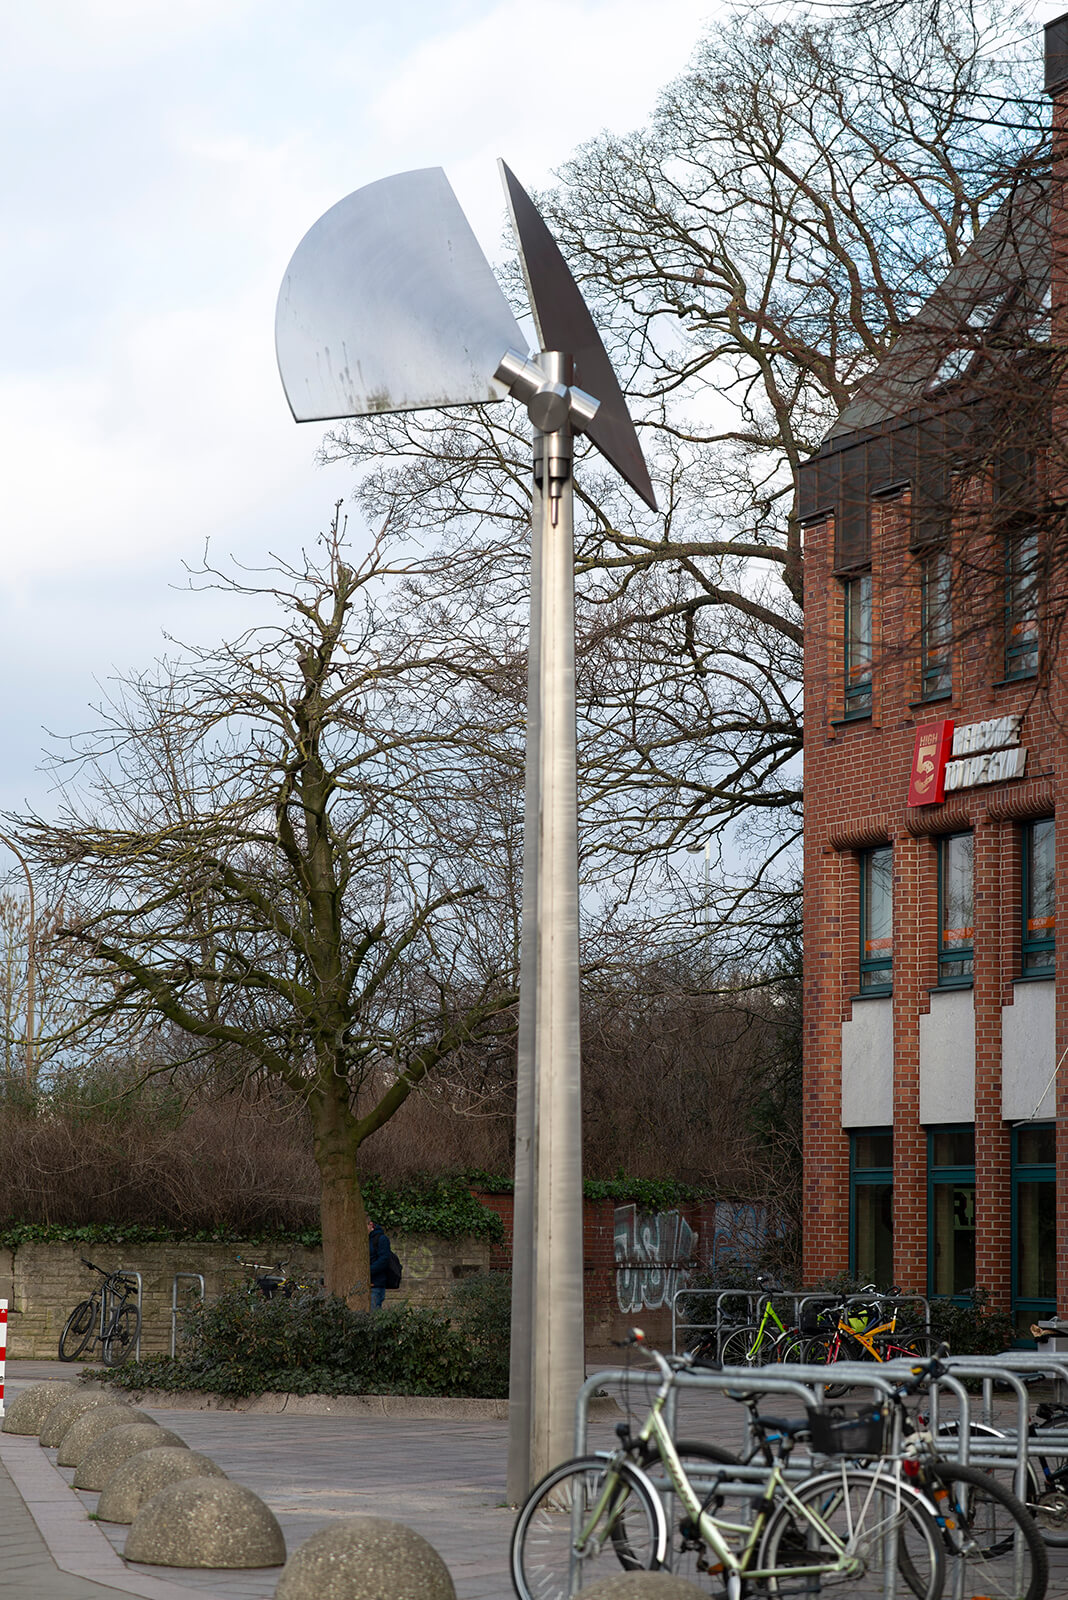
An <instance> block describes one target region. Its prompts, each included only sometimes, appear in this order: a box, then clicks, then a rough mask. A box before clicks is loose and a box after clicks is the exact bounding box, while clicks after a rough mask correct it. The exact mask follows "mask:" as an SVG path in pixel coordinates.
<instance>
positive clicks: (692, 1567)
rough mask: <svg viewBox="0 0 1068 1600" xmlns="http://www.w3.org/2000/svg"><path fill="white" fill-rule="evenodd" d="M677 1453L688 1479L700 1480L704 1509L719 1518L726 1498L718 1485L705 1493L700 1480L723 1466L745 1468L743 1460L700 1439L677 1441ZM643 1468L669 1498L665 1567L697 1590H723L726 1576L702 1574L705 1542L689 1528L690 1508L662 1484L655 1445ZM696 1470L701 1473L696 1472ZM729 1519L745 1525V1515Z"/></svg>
mask: <svg viewBox="0 0 1068 1600" xmlns="http://www.w3.org/2000/svg"><path fill="white" fill-rule="evenodd" d="M675 1450H676V1452H677V1453H678V1456H679V1459H680V1460H681V1462H682V1465H683V1468H684V1469H685V1471H686V1476H687V1477H688V1478H690V1479H691V1480H694V1479H696V1480H697V1481H696V1482H694V1488H695V1489H696V1491H697V1493H698V1495H700V1496H701V1498H702V1503H703V1506H704V1507H705V1509H710V1510H711V1511H712V1513H713V1515H714V1516H718V1515H719V1514H720V1512H721V1511H722V1508H723V1501H724V1496H723V1495H722V1494H720V1493H718V1492H717V1490H716V1488H715V1486H714V1485H713V1488H712V1489H711V1490H707V1491H706V1493H704V1494H702V1489H703V1488H704V1487H705V1486H704V1485H703V1484H702V1483H701V1481H700V1480H701V1477H702V1476H704V1475H705V1474H708V1469H712V1470H711V1473H710V1474H708V1475H711V1476H712V1477H713V1478H715V1477H716V1476H718V1474H717V1472H716V1469H717V1468H719V1467H738V1466H741V1460H740V1458H739V1457H738V1456H736V1455H732V1453H731V1452H730V1451H729V1450H724V1449H722V1448H721V1447H720V1446H719V1445H717V1444H704V1443H702V1442H701V1441H699V1440H696V1439H678V1440H676V1441H675ZM642 1466H643V1468H644V1470H645V1471H646V1472H648V1474H649V1476H650V1477H651V1478H652V1480H653V1483H654V1485H655V1487H656V1488H657V1489H658V1490H659V1492H660V1494H661V1497H662V1498H664V1497H665V1496H666V1498H665V1509H666V1511H667V1516H668V1538H669V1542H668V1553H667V1555H666V1556H665V1558H664V1566H665V1567H667V1568H669V1569H670V1571H671V1572H672V1573H673V1574H674V1576H675V1577H677V1578H687V1579H688V1580H689V1582H690V1583H692V1584H695V1585H696V1586H697V1588H703V1587H706V1586H708V1585H709V1584H711V1587H712V1588H714V1589H715V1590H717V1591H719V1590H721V1589H722V1588H723V1582H724V1577H723V1573H721V1572H720V1573H715V1574H713V1573H708V1572H702V1571H701V1570H700V1569H699V1568H698V1565H697V1563H698V1561H699V1560H701V1559H703V1557H704V1554H705V1546H704V1543H703V1541H702V1540H700V1539H699V1538H697V1536H696V1535H697V1530H696V1529H692V1530H691V1529H689V1528H687V1526H686V1509H685V1507H684V1506H683V1505H682V1504H681V1502H680V1501H679V1499H678V1496H677V1495H676V1494H675V1492H674V1487H673V1485H672V1484H671V1483H670V1481H667V1480H666V1478H665V1481H664V1482H663V1485H661V1481H660V1478H659V1474H660V1473H661V1472H662V1471H663V1468H662V1466H661V1461H660V1451H659V1449H658V1448H657V1446H656V1445H655V1444H654V1445H651V1446H650V1448H649V1455H648V1458H647V1460H645V1461H643V1463H642ZM694 1468H696V1469H697V1470H696V1471H695V1470H693V1469H694ZM702 1468H704V1469H705V1474H702V1472H701V1469H702ZM746 1506H747V1507H749V1508H751V1506H752V1500H751V1499H749V1498H747V1499H746ZM729 1520H730V1521H732V1522H735V1521H737V1522H741V1521H742V1520H743V1518H742V1514H741V1512H739V1514H738V1516H737V1517H735V1516H734V1515H733V1514H732V1515H731V1517H730V1519H729Z"/></svg>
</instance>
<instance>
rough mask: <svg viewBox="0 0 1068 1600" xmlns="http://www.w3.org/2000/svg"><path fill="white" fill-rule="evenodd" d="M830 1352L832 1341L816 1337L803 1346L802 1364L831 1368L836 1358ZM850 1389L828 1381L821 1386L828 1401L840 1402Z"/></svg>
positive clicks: (841, 1384)
mask: <svg viewBox="0 0 1068 1600" xmlns="http://www.w3.org/2000/svg"><path fill="white" fill-rule="evenodd" d="M831 1352H832V1341H831V1340H830V1339H827V1338H824V1337H823V1336H822V1335H817V1336H816V1337H815V1338H812V1339H809V1340H808V1341H807V1343H806V1344H805V1353H804V1357H803V1360H804V1363H805V1365H806V1366H808V1367H833V1366H834V1363H835V1361H836V1360H837V1357H836V1356H834V1355H832V1353H831ZM851 1387H852V1386H851V1385H850V1384H848V1383H834V1382H832V1381H831V1380H830V1379H828V1381H827V1382H826V1383H825V1384H824V1386H823V1393H824V1396H825V1398H826V1399H828V1400H840V1399H841V1398H842V1396H843V1395H844V1394H848V1393H849V1390H850V1388H851Z"/></svg>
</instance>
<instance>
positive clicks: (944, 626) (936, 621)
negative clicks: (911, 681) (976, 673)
mask: <svg viewBox="0 0 1068 1600" xmlns="http://www.w3.org/2000/svg"><path fill="white" fill-rule="evenodd" d="M949 574H950V559H949V551H948V550H946V549H941V550H932V551H931V552H930V554H929V555H927V556H926V557H925V558H924V563H923V570H922V573H921V577H920V585H921V596H920V600H921V621H920V658H921V659H920V673H921V683H920V695H921V698H922V699H924V700H942V699H944V698H945V696H946V695H948V694H949V692H950V690H951V689H952V687H953V679H952V671H951V666H950V642H951V638H952V627H951V622H950V605H949Z"/></svg>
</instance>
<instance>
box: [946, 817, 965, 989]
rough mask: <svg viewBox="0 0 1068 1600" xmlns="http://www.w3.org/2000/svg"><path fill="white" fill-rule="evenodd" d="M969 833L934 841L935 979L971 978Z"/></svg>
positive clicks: (959, 980)
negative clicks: (935, 862)
mask: <svg viewBox="0 0 1068 1600" xmlns="http://www.w3.org/2000/svg"><path fill="white" fill-rule="evenodd" d="M972 844H973V841H972V835H971V834H970V833H951V834H949V835H948V836H947V837H946V838H945V839H939V841H938V982H939V983H940V984H941V985H944V986H947V987H952V986H953V985H954V984H957V985H960V984H965V983H971V981H972V936H973V925H972Z"/></svg>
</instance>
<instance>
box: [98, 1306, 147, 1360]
mask: <svg viewBox="0 0 1068 1600" xmlns="http://www.w3.org/2000/svg"><path fill="white" fill-rule="evenodd" d="M140 1331H141V1312H140V1311H139V1309H138V1308H137V1306H120V1307H119V1309H118V1310H117V1311H116V1313H115V1315H114V1316H113V1317H112V1319H111V1321H110V1323H109V1324H108V1331H107V1332H106V1333H105V1335H104V1350H103V1355H104V1362H105V1365H107V1366H109V1367H121V1366H122V1363H123V1362H124V1361H125V1360H126V1359H127V1357H128V1356H129V1355H131V1354H132V1352H133V1348H134V1345H135V1344H136V1342H137V1335H138V1334H139V1333H140Z"/></svg>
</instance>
